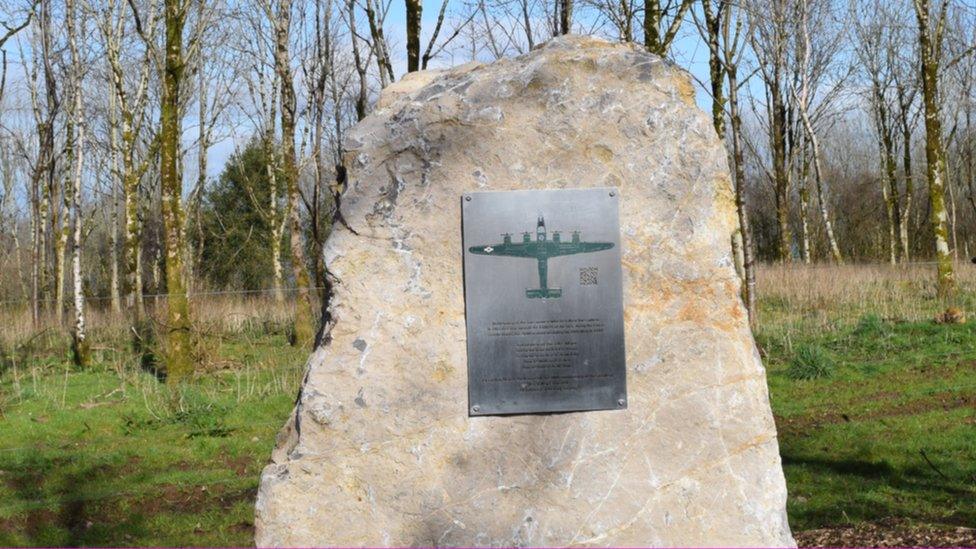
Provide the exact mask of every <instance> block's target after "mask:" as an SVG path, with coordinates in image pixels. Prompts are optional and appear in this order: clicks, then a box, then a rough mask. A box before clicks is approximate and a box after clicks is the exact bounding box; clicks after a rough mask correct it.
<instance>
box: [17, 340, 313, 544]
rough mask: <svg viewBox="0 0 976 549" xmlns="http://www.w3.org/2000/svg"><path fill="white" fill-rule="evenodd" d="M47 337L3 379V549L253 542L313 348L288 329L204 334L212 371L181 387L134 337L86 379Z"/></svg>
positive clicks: (100, 353) (99, 358)
mask: <svg viewBox="0 0 976 549" xmlns="http://www.w3.org/2000/svg"><path fill="white" fill-rule="evenodd" d="M95 340H96V341H98V339H97V338H96V339H95ZM45 343H54V342H42V345H40V348H35V349H34V350H33V353H32V355H31V357H30V358H29V359H27V361H26V362H27V363H26V364H23V365H17V366H14V365H12V364H10V360H9V356H8V360H7V364H6V365H5V366H6V367H5V371H4V373H3V374H2V378H0V395H2V396H0V399H2V400H0V411H2V414H3V418H2V419H0V545H2V546H8V545H48V546H59V545H187V544H190V545H250V544H252V543H253V541H252V536H253V514H254V497H255V493H256V489H257V484H258V479H259V477H260V473H261V468H262V467H263V466H264V463H265V462H266V460H267V459H268V457H269V456H270V452H271V449H272V447H273V446H274V440H275V434H276V433H277V431H278V429H279V428H280V427H281V425H282V423H283V421H284V419H285V417H286V416H287V415H288V412H289V411H290V410H291V407H292V405H293V403H294V398H295V394H296V390H297V387H298V384H299V382H300V376H301V374H302V368H303V365H304V361H305V358H306V355H307V353H306V352H304V351H301V350H295V349H292V348H291V347H289V345H288V343H287V341H286V338H285V336H284V335H283V334H261V333H248V332H238V333H233V334H221V335H220V336H219V337H210V338H206V339H205V340H204V341H202V342H201V343H202V344H203V345H204V346H207V347H208V352H209V353H210V354H211V356H212V357H215V359H214V360H212V361H211V362H210V363H209V364H208V366H209V368H210V369H209V370H208V371H206V372H205V373H204V374H203V375H201V376H199V378H198V379H197V380H196V381H195V382H194V383H193V384H191V385H188V386H187V387H185V388H183V389H182V390H171V389H169V388H168V387H167V386H165V385H163V384H160V383H159V382H158V381H157V380H156V377H155V375H154V374H153V373H152V372H150V371H144V370H142V369H141V368H140V367H139V363H138V361H137V360H136V359H135V358H134V357H133V356H132V354H131V353H129V352H127V351H125V350H122V351H119V350H117V349H120V348H121V349H124V348H125V343H124V342H121V341H117V342H116V348H115V349H113V348H110V346H106V345H96V348H97V350H96V354H95V356H96V364H95V365H94V366H93V367H92V368H91V369H90V370H88V371H84V372H81V371H77V370H75V369H74V368H73V367H71V366H70V365H69V362H68V361H67V358H68V357H67V356H65V355H59V354H56V353H53V352H50V351H49V350H47V349H45V347H48V348H49V347H50V345H47V344H45Z"/></svg>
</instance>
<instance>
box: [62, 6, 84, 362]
mask: <svg viewBox="0 0 976 549" xmlns="http://www.w3.org/2000/svg"><path fill="white" fill-rule="evenodd" d="M66 8H67V9H66V17H67V19H68V21H67V23H68V24H67V27H68V47H69V49H70V50H71V75H72V78H71V79H72V86H71V87H72V95H73V96H74V101H73V105H72V108H71V120H72V124H71V125H70V126H69V134H68V140H69V143H71V149H70V150H71V151H73V155H74V165H73V166H71V167H70V169H71V170H73V173H72V174H71V175H70V177H71V178H72V181H71V184H70V189H71V200H70V202H71V210H70V211H71V222H72V224H73V225H74V235H73V238H72V240H71V274H72V276H71V279H72V288H73V289H74V313H75V319H74V320H75V322H74V333H73V334H72V335H73V337H72V339H73V346H72V350H73V351H74V353H73V354H74V362H75V364H76V365H77V366H81V367H85V366H87V365H88V362H89V351H88V341H87V340H86V338H85V336H86V334H85V291H84V288H83V285H82V279H81V235H82V230H81V229H82V227H81V223H82V219H81V170H82V167H83V166H84V154H85V118H84V117H85V112H84V108H83V106H82V97H81V93H82V86H81V70H82V68H81V58H80V56H79V55H78V41H77V38H76V30H75V0H67V1H66ZM72 128H73V130H74V135H73V136H72V135H71V133H70V132H71V130H72ZM67 190H68V189H65V192H67ZM65 213H66V214H67V212H65Z"/></svg>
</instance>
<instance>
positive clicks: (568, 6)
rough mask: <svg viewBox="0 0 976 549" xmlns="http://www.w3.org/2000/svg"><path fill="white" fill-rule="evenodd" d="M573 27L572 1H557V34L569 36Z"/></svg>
mask: <svg viewBox="0 0 976 549" xmlns="http://www.w3.org/2000/svg"><path fill="white" fill-rule="evenodd" d="M572 27H573V0H559V34H569V33H570V32H572Z"/></svg>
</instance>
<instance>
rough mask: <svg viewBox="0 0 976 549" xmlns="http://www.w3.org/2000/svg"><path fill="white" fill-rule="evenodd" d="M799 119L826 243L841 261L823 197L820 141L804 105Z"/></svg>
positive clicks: (832, 254)
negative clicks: (808, 150) (808, 141)
mask: <svg viewBox="0 0 976 549" xmlns="http://www.w3.org/2000/svg"><path fill="white" fill-rule="evenodd" d="M800 119H801V120H802V121H803V126H804V128H806V131H807V138H808V139H809V140H810V151H811V152H812V153H813V179H814V183H816V186H817V203H818V205H819V206H820V220H821V221H823V224H824V231H825V232H826V233H827V243H828V244H829V245H830V255H831V257H833V258H834V261H836V262H837V263H843V262H844V258H843V257H842V256H841V254H840V247H839V246H837V239H836V238H835V237H834V228H833V225H832V224H831V222H830V214H829V212H828V210H827V201H826V199H825V197H824V188H823V169H822V168H821V166H820V143H819V140H818V139H817V134H816V132H814V131H813V125H812V124H811V123H810V117H809V116H808V115H807V109H806V107H805V106H801V107H800Z"/></svg>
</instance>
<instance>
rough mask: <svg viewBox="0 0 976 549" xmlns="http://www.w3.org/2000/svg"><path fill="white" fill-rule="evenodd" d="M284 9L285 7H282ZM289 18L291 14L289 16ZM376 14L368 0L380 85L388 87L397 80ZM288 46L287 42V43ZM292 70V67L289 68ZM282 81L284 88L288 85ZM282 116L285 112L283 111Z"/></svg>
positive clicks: (285, 1)
mask: <svg viewBox="0 0 976 549" xmlns="http://www.w3.org/2000/svg"><path fill="white" fill-rule="evenodd" d="M285 4H287V6H288V7H289V9H290V8H291V0H282V5H285ZM281 9H282V10H284V8H281ZM288 17H289V19H290V18H291V16H290V15H289V16H288ZM378 19H379V18H378V16H377V14H376V8H375V7H374V6H373V0H366V21H367V22H368V23H369V33H370V36H372V38H373V55H375V56H376V67H377V68H378V69H379V74H380V87H382V88H385V87H387V86H388V85H389V84H390V82H392V81H394V80H396V77H394V76H393V65H392V64H391V63H390V52H389V50H388V49H387V48H386V37H385V36H384V35H383V28H382V27H381V26H380V22H379V20H378ZM285 46H286V48H287V44H285ZM289 72H291V69H289ZM286 85H287V84H285V83H284V82H282V89H284V86H286ZM282 116H284V113H283V112H282Z"/></svg>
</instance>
